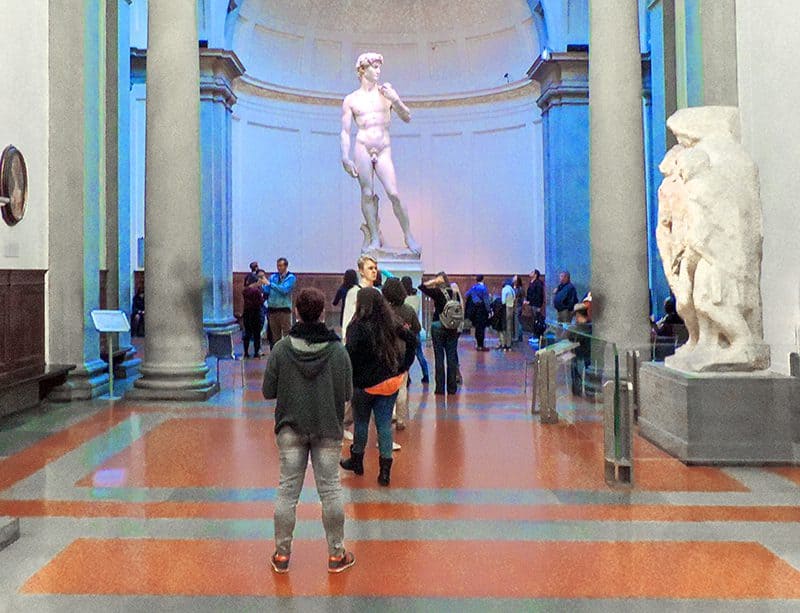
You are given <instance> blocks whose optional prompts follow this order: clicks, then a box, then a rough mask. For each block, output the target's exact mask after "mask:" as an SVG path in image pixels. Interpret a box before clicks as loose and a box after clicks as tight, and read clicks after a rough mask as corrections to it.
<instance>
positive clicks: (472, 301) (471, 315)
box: [464, 275, 491, 351]
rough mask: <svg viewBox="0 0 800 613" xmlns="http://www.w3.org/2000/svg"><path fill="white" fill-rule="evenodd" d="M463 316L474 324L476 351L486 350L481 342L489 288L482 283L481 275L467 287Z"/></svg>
mask: <svg viewBox="0 0 800 613" xmlns="http://www.w3.org/2000/svg"><path fill="white" fill-rule="evenodd" d="M465 300H466V307H465V313H464V314H465V316H466V318H467V319H469V320H470V321H471V322H472V325H473V326H475V342H476V343H477V345H478V346H477V350H478V351H488V349H487V348H486V347H484V345H483V343H484V340H485V337H486V326H488V325H489V310H490V305H491V300H490V299H489V290H487V289H486V286H485V285H484V284H483V275H478V276H477V277H475V285H473V286H472V287H470V288H469V291H468V292H467V294H466V296H465Z"/></svg>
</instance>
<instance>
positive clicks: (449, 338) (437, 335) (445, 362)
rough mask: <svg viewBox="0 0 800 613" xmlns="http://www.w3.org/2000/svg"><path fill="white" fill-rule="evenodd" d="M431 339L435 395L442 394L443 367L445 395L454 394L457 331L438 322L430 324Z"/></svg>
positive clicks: (456, 369) (456, 371)
mask: <svg viewBox="0 0 800 613" xmlns="http://www.w3.org/2000/svg"><path fill="white" fill-rule="evenodd" d="M431 338H432V339H433V363H434V373H435V375H434V377H435V380H436V389H435V390H434V391H435V392H436V393H437V394H442V393H444V389H445V385H444V384H445V367H446V370H447V373H446V378H447V393H448V394H455V393H456V390H457V389H458V383H457V378H458V330H448V329H447V328H445V327H444V326H442V324H441V323H440V322H438V321H434V322H433V324H431Z"/></svg>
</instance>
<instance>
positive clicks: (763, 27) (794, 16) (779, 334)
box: [736, 0, 800, 372]
mask: <svg viewBox="0 0 800 613" xmlns="http://www.w3.org/2000/svg"><path fill="white" fill-rule="evenodd" d="M798 23H800V3H798V2H797V1H796V0H758V2H756V1H755V0H738V1H737V3H736V25H737V56H738V57H737V60H738V73H739V74H738V81H739V104H740V108H741V114H742V134H743V140H744V145H745V147H746V148H747V149H748V151H749V152H750V153H751V154H752V155H753V158H754V159H755V161H756V163H757V164H758V168H759V173H760V177H761V202H762V206H763V216H764V259H763V263H762V266H761V295H762V298H763V302H764V336H765V338H766V340H767V342H768V343H769V344H770V345H771V346H772V361H773V367H774V369H775V370H778V371H781V372H788V365H787V355H788V353H789V352H790V351H798V350H799V349H800V347H798V340H797V337H798V335H800V206H798V202H797V199H798V194H800V173H798V171H797V165H798V160H800V123H799V122H798V121H797V101H798V100H800V80H798V79H797V78H795V77H793V76H791V75H796V73H797V69H796V66H795V64H796V52H797V49H798V47H800V30H798V28H797V24H798Z"/></svg>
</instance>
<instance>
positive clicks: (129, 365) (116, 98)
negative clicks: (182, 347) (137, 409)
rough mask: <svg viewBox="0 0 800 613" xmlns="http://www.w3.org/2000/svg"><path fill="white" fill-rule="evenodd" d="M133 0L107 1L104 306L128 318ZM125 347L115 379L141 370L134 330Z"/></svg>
mask: <svg viewBox="0 0 800 613" xmlns="http://www.w3.org/2000/svg"><path fill="white" fill-rule="evenodd" d="M130 3H131V0H107V3H106V7H107V9H106V10H107V13H106V125H107V129H106V268H107V269H108V274H107V275H106V305H107V307H108V308H109V309H120V310H122V311H125V312H126V313H128V314H129V316H130V306H131V298H132V292H131V284H132V282H133V278H132V275H133V271H132V269H131V193H130V176H131V173H130V133H131V126H130V78H131V77H130V60H129V56H130V15H129V13H130ZM115 337H116V340H117V345H116V347H117V348H118V349H120V350H123V351H125V354H124V357H123V358H122V359H121V360H118V361H117V360H115V362H114V374H115V376H117V377H129V376H134V375H136V374H138V371H139V365H140V364H141V362H142V361H141V359H139V358H137V357H136V349H135V347H133V346H132V345H131V334H130V332H120V333H119V334H116V335H115Z"/></svg>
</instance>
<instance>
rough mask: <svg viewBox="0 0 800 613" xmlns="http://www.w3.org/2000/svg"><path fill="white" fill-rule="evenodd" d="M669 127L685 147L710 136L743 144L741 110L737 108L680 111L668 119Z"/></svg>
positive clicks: (687, 109)
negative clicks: (740, 120)
mask: <svg viewBox="0 0 800 613" xmlns="http://www.w3.org/2000/svg"><path fill="white" fill-rule="evenodd" d="M667 127H668V128H669V129H670V130H671V131H672V133H673V134H674V135H675V138H677V139H678V142H679V143H680V144H681V145H683V146H684V147H693V146H694V145H695V144H696V143H697V142H699V141H700V140H702V139H704V138H708V137H710V136H716V137H720V136H721V137H725V138H730V139H733V140H734V141H736V142H737V143H738V142H741V140H742V139H741V129H740V125H739V109H738V108H736V107H735V106H698V107H689V108H685V109H680V110H679V111H676V112H675V113H674V114H673V115H672V116H671V117H670V118H669V119H667Z"/></svg>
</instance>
